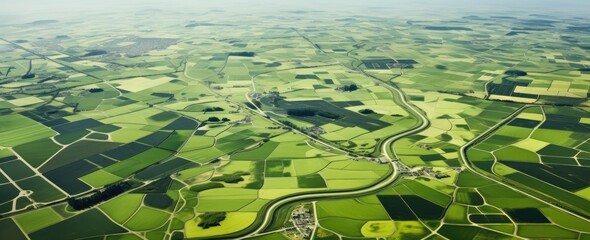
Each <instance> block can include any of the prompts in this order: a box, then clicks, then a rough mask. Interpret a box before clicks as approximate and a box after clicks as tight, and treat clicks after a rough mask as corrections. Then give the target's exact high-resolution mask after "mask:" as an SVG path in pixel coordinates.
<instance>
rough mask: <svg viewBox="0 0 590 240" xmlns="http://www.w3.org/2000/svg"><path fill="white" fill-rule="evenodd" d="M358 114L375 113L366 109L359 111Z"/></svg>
mask: <svg viewBox="0 0 590 240" xmlns="http://www.w3.org/2000/svg"><path fill="white" fill-rule="evenodd" d="M359 112H360V113H362V114H371V113H375V111H373V110H371V109H368V108H365V109H361V110H359Z"/></svg>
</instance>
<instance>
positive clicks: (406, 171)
mask: <svg viewBox="0 0 590 240" xmlns="http://www.w3.org/2000/svg"><path fill="white" fill-rule="evenodd" d="M400 165H401V166H400ZM398 169H399V170H400V173H401V174H402V175H403V176H408V177H420V176H424V177H431V178H436V179H442V178H448V177H450V175H449V174H447V173H444V172H441V171H435V170H433V169H432V168H431V167H421V168H417V169H411V168H409V167H407V166H405V165H403V164H399V165H398ZM449 170H450V171H454V170H456V171H458V172H461V171H462V170H463V169H462V168H452V169H449Z"/></svg>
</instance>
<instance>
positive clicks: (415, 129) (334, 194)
mask: <svg viewBox="0 0 590 240" xmlns="http://www.w3.org/2000/svg"><path fill="white" fill-rule="evenodd" d="M368 77H369V76H368ZM371 79H373V78H371ZM373 80H374V81H376V82H377V81H378V80H376V79H373ZM378 82H379V83H382V82H381V81H378ZM384 86H385V87H386V88H388V89H389V90H391V91H393V92H395V93H396V94H397V96H398V98H396V97H395V95H394V98H393V99H394V101H395V102H396V103H397V104H398V105H400V106H401V107H403V108H405V109H406V110H407V111H408V112H409V113H410V114H412V115H413V116H416V117H418V121H419V122H421V123H420V124H417V125H416V126H415V127H413V128H410V129H407V130H405V131H403V132H401V133H399V134H396V135H393V136H390V137H389V138H388V139H387V140H385V141H383V142H382V143H381V149H382V152H381V153H382V155H383V156H384V157H385V158H386V159H387V160H389V162H391V165H392V167H393V173H392V174H391V175H390V176H388V177H387V178H384V179H383V180H382V181H381V182H378V183H377V184H375V185H372V186H370V187H367V188H363V189H356V190H350V191H344V192H343V191H338V192H322V193H308V194H305V193H303V194H300V195H296V196H291V197H287V198H284V199H281V200H279V201H276V202H273V203H272V204H271V205H270V206H269V207H268V208H267V209H266V212H265V213H264V219H263V221H262V223H261V224H260V225H259V226H258V227H257V228H256V229H255V230H254V231H252V232H251V233H250V234H248V235H246V236H243V237H241V238H239V239H246V238H250V237H253V236H255V235H257V234H259V233H261V232H263V231H264V230H265V229H266V227H267V226H268V225H269V223H270V222H271V220H272V215H273V213H274V212H275V211H276V210H277V209H278V208H279V207H281V206H282V205H284V204H287V203H290V202H294V201H299V200H306V199H316V198H324V197H346V196H355V195H359V194H365V193H370V192H373V191H377V190H380V189H383V188H385V187H387V186H389V185H390V184H392V183H393V182H395V180H397V179H398V177H399V170H398V167H397V165H396V162H397V156H395V151H391V152H392V153H393V155H394V156H390V155H389V152H390V151H388V148H389V147H390V146H391V145H392V144H393V143H394V142H395V141H397V140H399V139H401V138H403V137H406V136H409V135H412V134H415V133H417V132H420V131H422V130H424V129H426V128H427V127H428V126H429V125H430V122H429V120H428V118H426V116H424V115H423V114H422V112H421V111H419V110H418V109H417V107H415V106H413V105H411V104H409V103H408V101H407V100H406V97H405V95H403V93H402V91H400V90H399V89H398V88H396V87H393V86H391V85H388V84H384ZM246 96H247V98H248V100H249V101H250V102H252V100H251V99H250V97H249V95H246ZM254 112H256V113H258V114H261V115H266V114H264V112H263V111H262V110H260V109H258V111H254ZM271 120H274V119H271ZM297 132H298V133H300V134H303V133H301V132H299V131H297ZM316 141H317V142H319V143H321V144H322V145H324V146H330V147H333V146H332V145H330V144H329V143H326V142H324V141H321V140H317V139H316Z"/></svg>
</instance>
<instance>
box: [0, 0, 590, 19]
mask: <svg viewBox="0 0 590 240" xmlns="http://www.w3.org/2000/svg"><path fill="white" fill-rule="evenodd" d="M2 5H3V6H2V8H0V24H2V23H4V24H9V23H22V21H30V20H32V19H33V20H35V19H36V20H39V19H60V18H64V17H68V16H75V15H82V14H87V13H99V12H103V11H111V12H112V11H128V12H130V13H132V12H136V11H139V10H143V9H148V8H149V9H160V10H166V11H182V12H195V13H201V12H205V11H208V10H210V9H223V10H228V11H232V10H233V11H250V12H255V11H267V12H268V11H277V10H278V11H288V10H308V11H309V10H320V11H346V12H349V13H350V14H355V13H356V14H358V15H371V14H372V12H381V13H386V14H391V15H392V16H395V15H396V14H398V15H399V14H412V13H424V12H429V11H430V12H437V13H446V12H449V13H451V12H462V13H473V14H496V15H497V14H507V15H509V14H514V13H523V14H525V13H537V14H555V15H562V16H568V15H569V16H580V17H585V16H586V15H587V14H588V13H590V0H357V1H347V0H100V1H98V0H6V1H4V2H3V4H2Z"/></svg>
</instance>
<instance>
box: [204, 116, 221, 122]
mask: <svg viewBox="0 0 590 240" xmlns="http://www.w3.org/2000/svg"><path fill="white" fill-rule="evenodd" d="M207 121H209V122H219V121H221V120H220V119H219V118H218V117H209V118H208V119H207Z"/></svg>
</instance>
